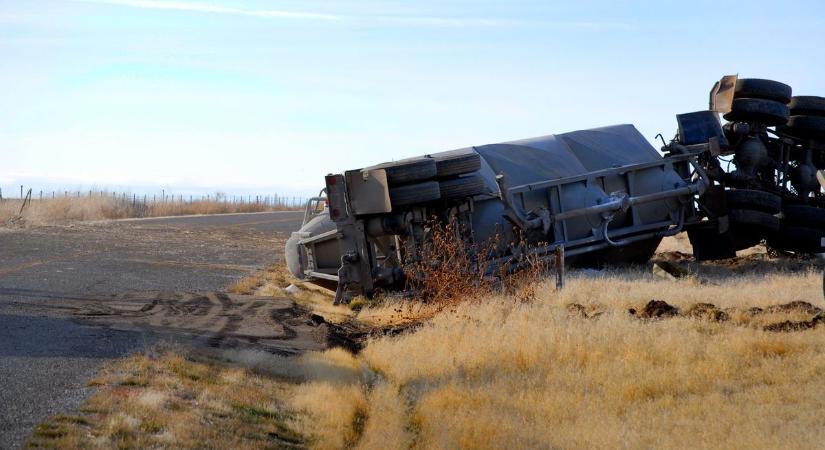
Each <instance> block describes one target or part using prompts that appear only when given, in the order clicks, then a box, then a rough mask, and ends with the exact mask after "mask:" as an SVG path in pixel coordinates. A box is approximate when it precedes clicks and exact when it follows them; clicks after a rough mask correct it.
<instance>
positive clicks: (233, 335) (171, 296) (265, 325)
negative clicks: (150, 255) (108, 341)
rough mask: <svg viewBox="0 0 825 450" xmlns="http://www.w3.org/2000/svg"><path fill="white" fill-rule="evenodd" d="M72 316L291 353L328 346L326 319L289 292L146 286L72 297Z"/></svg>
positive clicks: (99, 323)
mask: <svg viewBox="0 0 825 450" xmlns="http://www.w3.org/2000/svg"><path fill="white" fill-rule="evenodd" d="M70 309H71V314H72V316H73V317H74V318H76V319H78V320H80V321H81V322H85V323H87V324H91V325H96V326H103V327H108V328H113V329H122V330H135V329H140V330H150V331H153V332H157V333H159V334H160V335H161V336H164V337H167V338H173V339H175V338H181V339H183V340H191V341H194V342H196V343H198V344H200V345H204V346H208V347H212V348H221V349H235V348H254V349H258V350H263V351H266V352H269V353H272V354H277V355H283V356H289V355H296V354H299V353H302V352H305V351H308V350H320V349H322V348H325V347H326V346H327V334H328V333H327V325H326V324H324V323H319V322H318V321H314V320H312V317H311V313H310V312H309V311H308V310H307V309H305V308H303V307H301V306H299V305H297V304H295V303H294V302H293V301H292V300H289V299H286V298H272V297H256V296H250V295H237V294H227V293H224V292H200V293H198V292H143V293H130V294H123V295H119V296H115V297H113V298H110V299H108V300H107V301H105V302H101V301H88V302H87V301H74V302H72V305H71V307H70Z"/></svg>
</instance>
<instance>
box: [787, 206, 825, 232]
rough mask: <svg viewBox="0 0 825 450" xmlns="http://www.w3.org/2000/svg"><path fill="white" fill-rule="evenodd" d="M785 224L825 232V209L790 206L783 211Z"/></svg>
mask: <svg viewBox="0 0 825 450" xmlns="http://www.w3.org/2000/svg"><path fill="white" fill-rule="evenodd" d="M783 212H784V213H785V223H787V224H789V225H796V226H802V227H808V228H814V229H817V230H825V209H823V208H817V207H816V206H808V205H789V206H786V207H785V209H784V210H783Z"/></svg>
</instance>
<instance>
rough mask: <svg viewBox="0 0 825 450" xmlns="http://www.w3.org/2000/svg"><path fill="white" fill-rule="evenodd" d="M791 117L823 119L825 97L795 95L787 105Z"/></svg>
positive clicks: (824, 115) (824, 114)
mask: <svg viewBox="0 0 825 450" xmlns="http://www.w3.org/2000/svg"><path fill="white" fill-rule="evenodd" d="M788 107H789V108H790V109H791V115H792V116H820V117H825V97H817V96H814V95H797V96H796V97H793V98H791V102H790V103H789V104H788Z"/></svg>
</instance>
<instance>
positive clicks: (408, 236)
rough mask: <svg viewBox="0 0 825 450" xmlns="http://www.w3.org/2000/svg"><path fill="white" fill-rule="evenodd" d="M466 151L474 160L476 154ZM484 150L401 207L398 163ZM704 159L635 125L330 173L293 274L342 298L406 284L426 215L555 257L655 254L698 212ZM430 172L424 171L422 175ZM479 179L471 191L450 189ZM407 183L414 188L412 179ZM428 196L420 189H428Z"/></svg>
mask: <svg viewBox="0 0 825 450" xmlns="http://www.w3.org/2000/svg"><path fill="white" fill-rule="evenodd" d="M468 155H469V156H468ZM471 155H478V158H477V159H478V165H477V169H476V170H473V171H472V172H469V173H460V174H454V173H450V174H447V175H444V176H441V175H440V174H438V173H436V174H435V175H434V176H427V175H426V174H424V173H423V172H422V173H420V175H421V178H419V179H415V180H413V181H409V182H406V181H405V182H406V183H407V186H421V187H422V189H423V190H426V189H425V188H428V187H431V186H432V185H433V183H438V184H439V185H440V186H441V188H442V189H441V192H442V194H443V195H442V197H441V198H435V199H433V198H425V199H424V201H421V202H413V203H409V202H408V200H409V199H407V198H404V199H403V200H404V202H405V203H406V204H403V205H397V204H394V201H393V200H392V199H393V198H396V199H398V198H400V197H398V196H397V195H394V192H396V190H397V189H399V187H398V186H396V185H394V183H393V180H392V178H391V177H392V170H395V169H394V167H396V166H397V165H402V166H403V165H405V164H408V165H409V164H418V165H419V166H421V167H424V166H426V163H423V162H422V161H427V160H433V161H442V160H445V158H446V159H449V158H456V157H462V158H464V159H468V158H472V156H471ZM695 158H696V155H695V154H694V153H687V154H684V155H677V156H671V157H668V158H663V157H662V156H661V155H660V154H659V153H658V152H657V151H656V150H655V149H654V148H653V147H652V146H651V145H650V144H649V143H648V142H647V141H646V140H645V139H644V137H643V136H642V135H641V134H640V133H639V132H638V131H637V130H636V129H635V128H634V127H633V126H632V125H617V126H611V127H604V128H597V129H592V130H583V131H575V132H571V133H565V134H559V135H548V136H542V137H538V138H532V139H524V140H518V141H511V142H504V143H499V144H488V145H481V146H476V147H469V148H465V149H460V150H454V151H450V152H443V153H436V154H431V155H426V156H423V157H419V158H411V159H408V160H403V161H399V162H397V163H386V164H383V165H379V166H374V167H370V168H365V169H358V170H353V171H347V172H345V173H343V174H338V175H330V176H328V177H327V187H326V191H327V195H328V203H329V205H328V207H327V209H326V210H325V211H324V212H323V213H321V214H320V215H317V216H315V217H310V215H308V218H309V219H310V220H308V221H307V222H306V223H305V225H304V227H302V229H301V230H300V231H298V232H296V233H294V234H293V236H292V237H291V238H290V240H289V242H288V244H287V260H288V262H289V267H290V270H291V271H292V273H293V274H294V275H295V276H296V277H298V278H300V279H304V280H307V281H311V282H315V283H318V284H321V285H326V286H328V287H333V286H335V287H336V288H337V289H338V300H345V301H346V299H348V298H349V297H351V296H352V295H367V296H369V295H371V294H372V293H373V292H374V291H375V290H376V289H378V288H382V289H389V290H393V289H403V287H404V283H403V279H404V261H405V257H404V256H405V255H404V252H405V251H406V252H409V249H410V248H414V247H415V246H416V245H420V244H421V242H420V241H422V240H425V239H426V238H427V237H426V232H425V230H424V229H425V228H426V223H427V221H428V220H430V218H432V217H437V218H438V220H442V221H455V222H457V223H459V224H460V226H462V227H464V228H465V229H468V230H471V233H470V239H471V240H472V241H473V242H475V243H480V242H484V241H487V240H490V239H493V238H494V237H496V236H499V237H500V239H499V240H500V241H502V242H512V241H513V240H515V239H516V238H517V236H518V237H521V238H523V239H526V241H527V243H528V244H530V245H533V246H536V248H537V249H538V248H539V247H540V248H541V250H539V251H542V252H545V253H547V254H546V255H540V257H547V258H550V257H551V256H552V255H550V254H549V253H550V252H552V251H553V250H555V249H556V248H558V247H563V248H564V249H565V252H566V254H567V255H568V256H573V257H576V256H578V257H579V258H580V259H583V260H584V259H587V260H590V261H592V262H596V263H598V262H609V263H622V262H629V261H639V260H646V259H647V258H649V257H650V255H651V254H652V252H653V250H654V249H655V247H656V246H657V244H658V242H659V241H660V240H661V238H662V237H663V236H665V235H669V234H674V233H676V232H678V231H680V230H681V229H682V228H683V227H684V225H685V223H686V221H689V220H690V219H691V218H692V217H694V215H695V211H694V204H693V198H694V195H696V194H701V193H702V192H704V189H705V187H706V185H707V181H706V179H705V178H704V177H703V176H702V175H701V173H698V172H695V171H693V170H692V169H691V167H692V166H695ZM424 172H426V171H424ZM462 178H463V179H464V181H469V180H468V178H473V179H474V180H479V179H480V184H479V185H478V186H476V189H475V190H474V191H468V192H467V194H468V195H465V196H458V197H456V196H448V198H445V197H444V196H445V195H447V194H449V192H447V191H445V188H444V186H447V185H449V184H450V183H456V182H458V183H463V181H462V180H461V179H462ZM400 189H405V186H404V183H402V186H400ZM422 192H423V191H422ZM512 257H513V255H511V254H508V251H507V249H506V248H501V249H500V252H498V253H497V254H496V256H495V257H494V258H493V259H494V261H491V263H492V264H490V265H489V266H488V267H491V268H494V269H490V270H496V269H495V268H498V267H501V265H502V264H506V263H507V262H508V260H510V259H511V258H512Z"/></svg>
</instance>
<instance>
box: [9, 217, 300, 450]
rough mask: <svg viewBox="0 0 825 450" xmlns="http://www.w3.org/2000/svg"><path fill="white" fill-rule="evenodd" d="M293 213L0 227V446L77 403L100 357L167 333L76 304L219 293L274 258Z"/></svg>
mask: <svg viewBox="0 0 825 450" xmlns="http://www.w3.org/2000/svg"><path fill="white" fill-rule="evenodd" d="M302 217H303V214H302V213H300V212H277V213H258V214H233V215H216V216H197V217H176V218H163V219H141V220H129V221H114V222H109V223H94V224H89V223H87V224H75V225H73V226H51V227H28V228H19V229H0V387H2V389H0V448H3V449H5V448H15V447H18V446H19V445H20V444H21V443H22V442H23V441H24V440H25V438H26V437H27V436H28V435H29V433H31V430H32V427H34V426H35V425H36V424H37V423H38V422H40V421H42V420H43V419H45V418H46V417H48V416H49V415H52V414H57V413H60V412H66V411H71V410H72V409H75V408H77V407H78V406H79V405H80V403H81V402H82V401H83V399H85V398H86V397H87V396H88V395H89V394H90V391H91V388H89V387H86V385H85V383H86V382H87V381H88V380H89V379H90V378H92V377H93V376H94V374H95V373H96V372H97V370H98V369H99V368H100V366H101V365H102V364H104V363H105V362H107V361H109V360H112V359H114V358H119V357H122V356H124V355H127V354H129V353H131V352H135V351H140V350H142V349H145V348H147V347H150V346H151V345H153V344H154V343H156V342H157V341H158V340H161V339H162V340H166V339H170V337H169V336H167V335H163V334H162V333H158V332H157V331H156V330H153V329H142V328H140V327H136V328H134V329H114V328H111V327H102V326H96V324H94V323H93V322H89V321H80V320H78V319H77V317H76V316H75V315H74V313H75V312H76V305H77V304H80V303H82V304H85V305H89V304H101V305H105V304H106V302H107V301H114V300H116V299H118V298H122V297H123V296H124V295H129V294H130V293H144V292H155V293H158V292H161V293H163V292H169V293H179V292H205V291H217V292H220V291H222V290H225V288H226V286H227V285H229V284H231V283H232V282H233V281H235V280H237V279H239V278H241V277H242V276H244V275H247V274H249V273H251V272H253V271H254V270H257V269H259V268H261V267H263V266H264V265H266V264H268V263H272V262H274V261H276V260H277V259H279V258H280V257H281V252H282V248H283V242H284V239H285V238H286V237H287V236H288V234H289V232H291V231H294V230H296V229H297V228H298V227H299V226H300V223H301V219H302ZM155 295H157V294H155ZM170 295H172V294H170ZM172 339H174V336H173V337H172Z"/></svg>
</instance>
